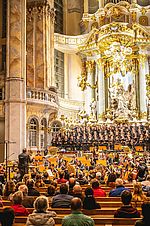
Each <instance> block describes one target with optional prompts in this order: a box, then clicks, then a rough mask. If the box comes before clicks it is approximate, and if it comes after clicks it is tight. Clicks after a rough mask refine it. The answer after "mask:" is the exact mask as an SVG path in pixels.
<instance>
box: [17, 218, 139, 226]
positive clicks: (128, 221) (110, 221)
mask: <svg viewBox="0 0 150 226" xmlns="http://www.w3.org/2000/svg"><path fill="white" fill-rule="evenodd" d="M62 218H63V217H61V216H58V217H55V218H54V220H55V223H56V225H61V222H62ZM92 218H93V220H94V222H95V225H97V226H106V225H109V226H113V225H118V226H120V225H121V226H125V225H131V226H133V225H134V224H135V222H136V220H139V219H137V218H99V217H94V216H92ZM26 220H27V217H21V216H17V217H15V224H14V225H16V226H20V225H21V226H23V225H25V223H26ZM19 224H20V225H19Z"/></svg>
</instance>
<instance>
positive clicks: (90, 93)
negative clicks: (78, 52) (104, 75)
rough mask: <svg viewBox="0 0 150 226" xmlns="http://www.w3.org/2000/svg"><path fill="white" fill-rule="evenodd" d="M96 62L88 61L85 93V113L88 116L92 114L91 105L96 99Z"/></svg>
mask: <svg viewBox="0 0 150 226" xmlns="http://www.w3.org/2000/svg"><path fill="white" fill-rule="evenodd" d="M93 85H94V62H90V61H87V87H86V89H85V91H84V96H85V111H86V112H87V114H88V115H90V114H91V103H92V101H93V99H94V89H92V88H91V86H93Z"/></svg>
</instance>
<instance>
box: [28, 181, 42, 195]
mask: <svg viewBox="0 0 150 226" xmlns="http://www.w3.org/2000/svg"><path fill="white" fill-rule="evenodd" d="M27 187H28V196H39V195H40V193H39V192H38V191H37V190H36V189H35V188H34V181H33V180H32V179H30V180H28V181H27Z"/></svg>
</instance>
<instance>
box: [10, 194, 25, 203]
mask: <svg viewBox="0 0 150 226" xmlns="http://www.w3.org/2000/svg"><path fill="white" fill-rule="evenodd" d="M12 201H13V203H14V204H15V205H17V204H19V205H21V204H22V201H23V194H22V192H21V191H16V192H15V193H14V195H13V197H12Z"/></svg>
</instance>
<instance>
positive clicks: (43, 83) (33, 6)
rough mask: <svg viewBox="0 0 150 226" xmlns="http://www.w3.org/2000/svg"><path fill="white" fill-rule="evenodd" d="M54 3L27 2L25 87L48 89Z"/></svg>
mask: <svg viewBox="0 0 150 226" xmlns="http://www.w3.org/2000/svg"><path fill="white" fill-rule="evenodd" d="M54 18H55V11H54V1H52V0H45V1H43V0H28V2H27V85H28V87H32V88H33V87H34V88H40V89H48V88H49V87H50V86H55V77H54Z"/></svg>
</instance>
